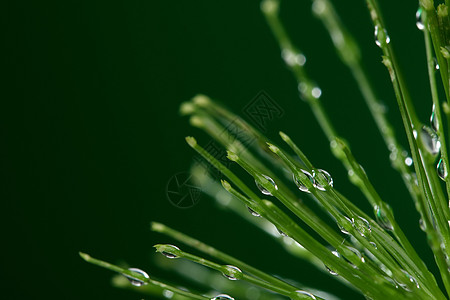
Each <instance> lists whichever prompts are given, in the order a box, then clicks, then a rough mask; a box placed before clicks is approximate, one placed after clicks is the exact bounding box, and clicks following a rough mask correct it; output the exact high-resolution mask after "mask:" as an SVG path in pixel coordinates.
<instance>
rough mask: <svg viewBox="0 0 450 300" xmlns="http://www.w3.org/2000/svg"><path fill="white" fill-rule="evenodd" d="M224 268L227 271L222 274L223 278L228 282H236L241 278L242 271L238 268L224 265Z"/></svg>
mask: <svg viewBox="0 0 450 300" xmlns="http://www.w3.org/2000/svg"><path fill="white" fill-rule="evenodd" d="M225 268H226V269H227V271H226V273H225V272H224V273H223V276H225V277H226V278H228V279H230V280H238V279H241V278H242V271H241V269H239V268H238V267H235V266H231V265H226V266H225Z"/></svg>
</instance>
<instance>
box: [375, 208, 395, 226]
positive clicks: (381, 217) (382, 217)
mask: <svg viewBox="0 0 450 300" xmlns="http://www.w3.org/2000/svg"><path fill="white" fill-rule="evenodd" d="M386 205H387V204H386ZM373 210H374V214H375V219H376V220H377V223H378V224H379V225H380V226H381V227H382V228H383V229H386V230H394V227H393V226H392V224H391V222H390V221H389V220H388V218H387V216H386V212H385V211H383V210H382V209H381V207H379V206H378V205H375V206H374V208H373Z"/></svg>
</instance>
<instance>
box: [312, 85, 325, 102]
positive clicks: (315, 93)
mask: <svg viewBox="0 0 450 300" xmlns="http://www.w3.org/2000/svg"><path fill="white" fill-rule="evenodd" d="M311 95H312V96H313V97H314V98H316V99H319V98H320V96H322V90H321V89H320V88H319V87H318V86H315V87H313V89H312V90H311Z"/></svg>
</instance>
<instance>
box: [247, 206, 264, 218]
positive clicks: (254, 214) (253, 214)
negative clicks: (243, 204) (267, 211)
mask: <svg viewBox="0 0 450 300" xmlns="http://www.w3.org/2000/svg"><path fill="white" fill-rule="evenodd" d="M247 209H248V211H249V212H250V213H251V214H252V216H254V217H261V215H260V214H259V213H257V212H256V211H254V210H253V209H251V208H250V206H247Z"/></svg>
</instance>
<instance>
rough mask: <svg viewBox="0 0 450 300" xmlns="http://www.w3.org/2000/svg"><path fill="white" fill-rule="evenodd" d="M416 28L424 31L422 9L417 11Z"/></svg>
mask: <svg viewBox="0 0 450 300" xmlns="http://www.w3.org/2000/svg"><path fill="white" fill-rule="evenodd" d="M416 26H417V28H418V29H419V30H424V29H425V25H424V24H423V22H422V7H419V9H418V10H417V11H416Z"/></svg>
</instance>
